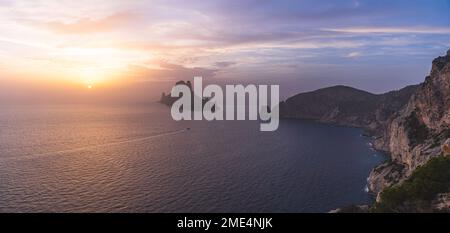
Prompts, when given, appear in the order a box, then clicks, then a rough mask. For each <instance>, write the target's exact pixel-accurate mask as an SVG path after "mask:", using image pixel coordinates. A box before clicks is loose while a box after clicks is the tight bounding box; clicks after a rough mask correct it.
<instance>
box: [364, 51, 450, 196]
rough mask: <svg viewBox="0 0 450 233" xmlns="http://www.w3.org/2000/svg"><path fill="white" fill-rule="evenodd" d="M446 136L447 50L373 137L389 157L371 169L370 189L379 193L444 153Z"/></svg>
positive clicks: (449, 99)
mask: <svg viewBox="0 0 450 233" xmlns="http://www.w3.org/2000/svg"><path fill="white" fill-rule="evenodd" d="M449 138H450V50H449V51H448V52H447V55H446V56H443V57H438V58H436V59H435V60H434V61H433V63H432V69H431V72H430V75H429V76H428V77H426V79H425V82H423V83H422V84H421V85H420V86H419V87H418V89H417V91H416V92H415V93H414V95H412V96H411V98H410V99H409V101H408V103H407V104H406V105H405V106H404V107H403V108H402V109H401V110H400V111H398V112H397V113H395V114H394V115H393V116H392V117H391V118H390V119H389V122H388V124H387V126H386V129H385V130H384V134H383V136H382V137H380V138H378V139H377V140H376V141H375V146H376V148H377V149H381V150H385V151H389V152H390V154H391V161H389V162H388V163H386V164H383V165H381V166H379V167H377V168H375V169H374V170H373V171H372V173H371V175H370V177H369V187H370V189H371V190H372V191H374V192H375V193H380V192H381V191H382V190H383V189H385V188H386V187H390V186H392V185H394V184H397V183H400V182H402V181H404V180H405V179H406V178H408V177H409V176H410V175H411V174H412V172H413V171H414V170H415V169H416V168H418V167H419V166H421V165H423V164H425V163H426V162H427V161H429V160H430V159H431V158H433V157H435V156H438V155H439V154H441V153H443V154H445V153H446V146H445V145H446V144H447V143H448V139H449ZM446 141H447V142H446Z"/></svg>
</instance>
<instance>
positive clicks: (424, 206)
mask: <svg viewBox="0 0 450 233" xmlns="http://www.w3.org/2000/svg"><path fill="white" fill-rule="evenodd" d="M449 191H450V158H449V157H444V156H439V157H436V158H433V159H431V160H430V161H428V162H427V163H426V164H425V165H423V166H421V167H419V168H417V169H416V170H415V171H414V172H413V174H412V175H411V177H410V178H409V179H407V180H406V181H404V182H403V183H401V184H398V185H395V186H393V187H390V188H386V189H385V190H384V191H383V192H382V193H381V199H380V201H379V202H377V203H375V204H374V206H373V207H372V208H371V211H372V212H434V211H436V209H435V208H433V206H432V203H433V200H434V199H435V198H436V197H437V195H438V194H440V193H446V192H449Z"/></svg>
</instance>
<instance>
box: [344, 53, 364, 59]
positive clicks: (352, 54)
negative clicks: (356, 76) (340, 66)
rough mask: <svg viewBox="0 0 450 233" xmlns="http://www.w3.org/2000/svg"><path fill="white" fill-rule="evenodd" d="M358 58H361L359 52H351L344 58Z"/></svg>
mask: <svg viewBox="0 0 450 233" xmlns="http://www.w3.org/2000/svg"><path fill="white" fill-rule="evenodd" d="M360 56H361V53H360V52H351V53H349V54H347V55H346V56H345V57H346V58H357V57H360Z"/></svg>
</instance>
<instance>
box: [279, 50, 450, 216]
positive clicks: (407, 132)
mask: <svg viewBox="0 0 450 233" xmlns="http://www.w3.org/2000/svg"><path fill="white" fill-rule="evenodd" d="M280 114H281V117H286V118H302V119H311V120H317V121H321V122H326V123H334V124H341V125H348V126H356V127H361V128H364V129H365V130H366V131H367V132H368V133H370V134H371V135H373V136H374V138H375V142H374V146H375V148H376V149H378V150H382V151H386V152H388V153H390V155H391V159H390V160H389V161H388V162H386V163H384V164H381V165H380V166H378V167H376V168H374V169H373V170H372V172H371V174H370V176H369V179H368V184H369V189H370V190H371V191H372V192H374V193H376V194H377V204H376V205H375V207H374V210H377V206H378V207H380V206H386V202H387V203H390V202H391V203H390V204H392V203H397V202H398V200H397V199H398V198H397V197H399V196H401V197H402V198H404V197H407V196H408V195H409V196H411V197H412V198H413V199H414V200H415V201H418V200H419V202H421V203H422V204H423V200H425V199H423V198H422V199H420V198H417V195H415V194H413V195H412V194H408V190H411V188H410V187H416V189H417V187H419V186H417V185H418V184H420V185H421V186H420V187H422V188H421V189H423V190H422V191H421V190H416V191H417V193H425V192H426V193H427V195H428V194H429V195H434V196H433V197H434V198H435V199H434V200H432V201H430V202H429V203H427V208H429V209H428V210H434V209H435V210H438V211H442V210H443V209H446V210H448V211H450V184H447V183H445V184H444V185H442V182H440V183H439V182H438V181H436V180H433V179H434V178H432V177H431V176H429V175H421V174H422V173H424V171H426V174H433V172H432V171H433V170H435V169H434V168H433V167H434V166H441V165H442V164H439V163H438V162H439V161H440V160H433V161H434V162H432V163H431V164H430V163H429V161H430V160H432V159H433V158H435V157H446V158H447V157H448V156H449V155H450V50H449V51H448V52H447V54H446V55H445V56H442V57H438V58H436V59H434V60H433V62H432V69H431V72H430V75H429V76H428V77H426V79H425V81H424V82H423V83H421V84H420V85H416V86H409V87H405V88H403V89H401V90H398V91H393V92H388V93H385V94H381V95H374V94H371V93H368V92H365V91H361V90H357V89H354V88H351V87H345V86H335V87H329V88H324V89H320V90H317V91H313V92H308V93H302V94H298V95H296V96H293V97H291V98H289V99H287V100H286V101H285V102H282V103H280ZM436 161H438V162H436ZM443 161H444V162H442V161H441V163H443V164H444V165H443V166H444V167H445V169H441V170H443V171H444V170H446V168H447V167H448V166H447V165H448V164H449V163H447V160H443ZM436 163H438V164H436ZM449 166H450V165H449ZM419 167H425V168H423V169H418V168H419ZM415 171H418V172H416V175H413V174H414V173H415ZM441 173H442V174H445V175H447V173H445V172H441ZM417 174H418V175H417ZM437 175H439V174H437ZM437 175H436V174H435V176H437ZM448 175H450V174H448ZM417 177H420V178H417ZM443 177H447V176H443ZM435 178H436V177H435ZM437 183H439V184H440V185H441V186H438V185H436V184H437ZM427 187H440V189H439V190H440V191H439V192H435V191H436V190H428V188H427ZM385 190H386V192H384V191H385ZM405 190H406V191H405ZM441 191H442V192H441ZM405 193H407V194H408V195H406V194H405ZM383 194H384V195H383ZM382 196H385V198H384V201H383V200H382V199H383V198H382ZM419 196H420V195H419ZM393 197H395V198H393ZM430 197H431V196H427V198H426V200H429V198H430ZM396 198H397V199H396ZM393 199H394V200H396V202H392V200H393ZM386 200H388V201H386ZM414 200H413V201H412V202H414ZM409 202H411V200H403V202H401V203H402V205H401V208H403V210H406V211H419V212H420V211H421V210H420V209H414V207H413V206H409V207H411V208H407V207H408V206H407V205H404V203H409ZM444 207H445V208H444ZM447 207H449V208H447ZM433 208H434V209H433ZM378 209H380V208H378ZM381 209H383V208H381ZM388 209H389V208H388ZM397 210H398V211H401V210H402V209H397ZM422 210H423V209H422Z"/></svg>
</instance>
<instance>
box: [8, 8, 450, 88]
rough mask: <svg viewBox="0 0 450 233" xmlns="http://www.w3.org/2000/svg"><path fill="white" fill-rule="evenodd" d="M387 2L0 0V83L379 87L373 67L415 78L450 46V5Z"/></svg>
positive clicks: (391, 74)
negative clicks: (351, 81)
mask: <svg viewBox="0 0 450 233" xmlns="http://www.w3.org/2000/svg"><path fill="white" fill-rule="evenodd" d="M380 2H382V1H357V0H343V1H339V4H335V1H323V2H321V3H317V2H315V1H283V2H280V3H278V2H277V3H275V1H274V2H270V1H267V2H262V3H260V2H257V3H255V2H254V1H252V0H249V1H243V2H241V1H240V2H239V3H231V2H228V1H208V3H206V2H205V1H189V2H186V1H176V0H170V1H159V0H154V1H114V0H113V1H102V0H96V1H84V0H81V1H75V2H74V1H52V0H45V1H39V2H35V1H20V0H0V30H1V31H2V32H5V33H2V35H0V67H1V71H0V82H7V83H11V84H9V86H12V85H16V86H18V87H16V88H19V89H20V88H23V85H24V83H28V84H29V83H31V82H38V83H39V84H40V85H41V86H47V89H48V87H50V86H54V85H64V86H65V87H67V88H73V87H75V86H78V85H83V86H84V87H86V86H88V85H91V86H93V84H95V85H96V86H98V87H99V89H101V87H102V88H104V87H105V86H108V85H109V86H111V85H115V86H122V87H123V86H129V87H130V88H131V86H133V85H134V86H142V84H141V83H142V82H157V83H155V84H152V85H150V86H155V85H162V84H161V83H162V82H167V84H166V87H168V86H170V84H171V83H173V82H174V80H180V79H187V78H192V77H193V76H194V75H199V76H204V77H205V78H207V80H209V79H210V78H215V79H217V80H240V81H243V82H245V81H246V80H247V81H248V80H253V81H255V80H277V81H279V83H280V85H281V88H282V89H285V87H291V86H292V85H291V83H292V82H293V80H297V81H296V82H295V83H298V84H297V85H299V86H298V87H297V89H298V88H302V90H310V89H314V88H317V87H320V86H323V85H331V84H335V83H345V82H348V81H346V77H348V75H349V74H348V72H347V70H349V69H348V68H349V67H351V69H352V70H353V71H354V72H352V75H354V76H358V77H361V81H360V84H358V87H361V88H363V89H368V90H371V91H375V92H382V91H386V90H387V89H388V87H386V86H384V85H383V84H382V83H383V82H380V81H379V80H378V79H376V78H379V77H375V75H374V72H371V71H373V70H372V69H373V67H375V66H376V65H378V64H379V65H381V64H384V63H389V64H397V63H398V61H401V60H408V61H409V62H410V63H412V65H411V67H414V68H412V69H410V70H409V71H405V69H402V67H396V66H390V67H389V66H388V67H386V68H385V69H384V70H383V74H382V75H381V76H382V77H383V78H384V79H386V81H387V80H390V81H392V77H396V76H400V75H401V76H409V77H410V79H408V80H400V79H398V80H397V79H395V83H391V85H394V86H396V87H402V86H404V85H406V84H411V83H415V82H418V81H420V80H421V79H422V77H423V76H424V75H425V74H426V73H427V72H428V67H426V66H424V65H420V66H419V65H416V64H426V61H428V60H429V59H430V58H432V57H435V56H437V55H438V54H439V53H440V52H441V51H443V50H445V49H446V48H447V47H448V46H450V45H449V42H448V41H450V26H449V23H450V19H449V16H448V12H449V10H450V7H449V4H448V1H433V4H429V2H428V1H423V2H422V3H418V4H414V6H412V5H410V4H408V2H407V1H399V2H398V3H396V4H391V5H390V6H389V8H387V7H383V6H384V5H383V3H380ZM422 6H423V7H422ZM425 6H426V7H425ZM244 9H245V10H244ZM417 9H421V10H420V11H418V12H419V13H416V14H414V15H411V13H410V12H416V10H417ZM281 12H282V13H281ZM343 12H347V13H345V14H344V13H343ZM439 12H440V13H441V14H440V13H439ZM263 15H264V17H263V18H261V16H263ZM415 18H421V19H426V20H421V21H416V20H415ZM425 47H426V48H427V49H423V48H425ZM372 74H373V75H372ZM376 76H379V75H378V72H377V75H376ZM17 82H21V83H22V84H20V85H19V84H17ZM258 82H259V81H258ZM87 83H90V84H87ZM136 83H137V84H136ZM300 85H301V87H300ZM390 88H391V87H389V89H390ZM58 89H61V88H58ZM58 89H55V90H58ZM288 91H289V90H288ZM128 92H130V93H135V90H129V91H128ZM17 93H20V91H18V92H17ZM149 93H153V92H149ZM10 96H11V95H10ZM155 96H156V94H155Z"/></svg>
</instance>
